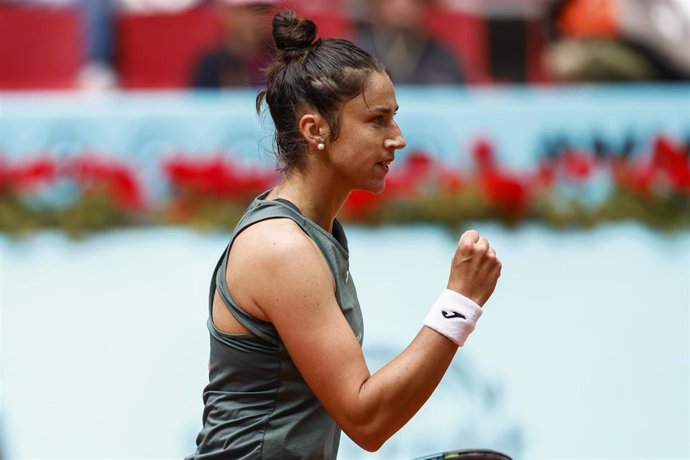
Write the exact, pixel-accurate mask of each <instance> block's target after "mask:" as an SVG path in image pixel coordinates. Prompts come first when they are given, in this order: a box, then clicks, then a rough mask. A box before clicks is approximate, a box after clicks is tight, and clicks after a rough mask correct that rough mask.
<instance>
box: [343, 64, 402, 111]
mask: <svg viewBox="0 0 690 460" xmlns="http://www.w3.org/2000/svg"><path fill="white" fill-rule="evenodd" d="M397 106H398V102H397V100H396V98H395V88H394V87H393V83H392V82H391V79H390V78H389V77H388V75H386V74H385V73H380V72H372V74H371V75H370V76H369V78H367V81H366V83H365V84H364V88H363V90H362V93H361V94H360V95H359V96H357V97H355V98H354V99H351V100H350V101H348V102H347V103H346V104H345V107H344V110H343V111H344V112H366V113H369V112H371V111H372V110H375V109H389V110H391V111H395V110H396V108H397Z"/></svg>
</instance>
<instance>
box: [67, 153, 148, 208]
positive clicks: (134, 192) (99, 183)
mask: <svg viewBox="0 0 690 460" xmlns="http://www.w3.org/2000/svg"><path fill="white" fill-rule="evenodd" d="M67 174H68V176H70V177H71V178H72V179H73V180H74V181H75V182H77V184H78V185H79V186H80V187H81V188H82V190H83V191H84V193H86V194H87V195H89V194H98V193H103V194H105V195H106V196H109V197H110V198H112V199H113V201H114V202H115V204H116V205H117V207H118V208H120V209H121V210H124V211H133V210H138V209H140V208H141V207H142V206H143V203H144V200H143V193H142V189H141V186H140V185H139V182H138V181H137V179H136V176H135V174H134V172H133V171H132V169H131V168H130V167H129V165H126V164H124V163H121V162H119V161H116V160H113V159H105V158H99V157H97V156H95V155H93V154H89V153H87V154H83V155H80V156H77V157H74V158H72V159H70V160H69V162H68V163H67Z"/></svg>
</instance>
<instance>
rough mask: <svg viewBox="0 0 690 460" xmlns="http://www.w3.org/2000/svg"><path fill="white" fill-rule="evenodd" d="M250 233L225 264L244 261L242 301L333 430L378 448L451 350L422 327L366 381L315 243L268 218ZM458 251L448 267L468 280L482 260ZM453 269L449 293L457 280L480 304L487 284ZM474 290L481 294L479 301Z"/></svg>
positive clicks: (419, 399) (422, 396)
mask: <svg viewBox="0 0 690 460" xmlns="http://www.w3.org/2000/svg"><path fill="white" fill-rule="evenodd" d="M254 227H256V228H254ZM254 227H253V228H254V230H253V231H251V232H245V233H246V235H245V234H242V235H240V236H239V237H238V239H237V240H236V243H235V247H233V253H234V254H233V258H234V259H235V260H236V261H237V262H239V263H242V262H243V259H244V261H246V262H247V263H246V264H243V266H244V267H246V268H247V270H246V271H245V273H244V276H247V277H248V279H251V280H252V288H251V293H250V295H251V302H250V303H251V304H252V305H254V306H255V307H256V308H258V309H259V310H260V312H259V316H264V315H265V317H266V318H268V319H269V320H270V321H271V322H272V323H273V324H274V326H275V327H276V329H277V330H278V332H279V334H280V336H281V338H282V340H283V342H284V343H285V346H286V347H287V349H288V352H289V353H290V356H291V357H292V359H293V361H294V362H295V364H296V365H297V367H298V369H299V370H300V372H301V374H302V376H303V377H304V379H305V381H306V382H307V384H308V385H309V387H310V388H311V389H312V391H314V393H315V394H316V396H317V397H318V399H319V400H320V401H321V403H322V404H323V405H324V407H325V408H326V410H327V411H328V412H329V413H330V414H331V416H332V417H333V418H334V419H335V421H336V422H337V423H338V425H340V427H341V428H342V429H343V430H344V431H345V432H346V433H347V434H348V436H350V438H352V439H353V440H354V441H355V442H356V443H357V444H359V445H360V446H361V447H363V448H364V449H367V450H376V449H378V448H379V447H380V446H381V445H382V444H383V443H384V442H385V441H386V440H387V439H388V438H389V437H390V436H392V435H393V434H394V433H395V432H396V431H397V430H399V429H400V428H401V427H402V426H403V425H404V424H405V423H407V421H409V420H410V418H412V416H413V415H414V414H415V413H416V412H417V411H418V410H419V409H420V408H421V406H422V405H423V404H424V402H425V401H426V400H427V399H428V398H429V396H430V395H431V393H432V392H433V390H434V389H435V388H436V386H437V385H438V383H439V382H440V380H441V378H442V377H443V374H444V373H445V371H446V370H447V368H448V366H449V365H450V362H451V360H452V359H453V356H454V355H455V352H456V351H457V346H456V345H455V344H454V343H453V342H451V341H450V340H449V339H447V338H446V337H444V336H442V335H440V334H439V333H437V332H435V331H433V330H431V329H429V328H426V327H422V328H421V330H420V331H419V333H418V334H417V336H416V337H415V338H414V340H413V341H412V343H410V345H409V346H408V347H407V348H406V349H405V350H404V351H403V352H402V353H401V354H400V355H398V356H397V357H396V358H395V359H393V360H392V361H391V362H389V363H388V364H387V365H385V366H384V367H383V368H382V369H381V370H379V371H378V372H376V373H375V374H373V375H371V374H370V372H369V369H368V368H367V365H366V362H365V360H364V356H363V354H362V350H361V348H360V346H359V343H358V342H357V339H356V338H355V336H354V333H353V332H352V329H351V328H350V326H349V324H348V323H347V321H346V320H345V317H344V316H343V314H342V312H341V311H340V308H339V306H338V304H337V301H336V299H335V295H334V280H333V277H332V275H331V273H330V270H329V268H328V265H327V264H326V261H325V260H324V258H323V256H322V254H321V253H320V251H319V249H318V248H317V247H316V245H315V243H314V242H313V241H312V240H310V239H309V238H308V237H307V236H306V235H305V234H304V233H303V232H302V231H301V230H300V229H299V227H297V225H296V224H294V223H293V222H291V221H287V220H274V221H269V222H266V223H261V224H257V225H255V226H254ZM472 236H473V238H471V239H474V235H472ZM463 238H464V236H463ZM474 240H475V241H474V242H473V244H474V245H476V243H477V242H479V241H482V240H480V239H479V238H478V235H477V238H476V239H474ZM483 241H485V240H483ZM259 242H261V244H259ZM462 247H463V246H462V244H461V245H460V246H459V249H458V251H457V252H456V257H455V258H454V263H453V265H454V266H460V267H461V268H462V269H465V268H466V269H467V270H466V271H467V272H468V273H470V274H472V276H475V277H476V276H479V275H480V274H481V276H485V275H486V274H485V273H484V271H482V270H478V268H479V269H481V268H482V267H483V266H484V265H487V264H486V262H485V263H484V264H480V263H479V262H477V261H478V260H479V259H473V257H472V254H471V253H472V251H474V249H472V248H473V246H472V248H470V246H467V247H465V249H466V251H465V252H464V253H463V254H464V255H463V257H464V258H463V257H460V258H459V254H460V252H461V251H460V248H462ZM468 248H469V249H468ZM470 249H471V250H470ZM480 249H481V247H480ZM484 252H485V254H484V255H483V256H482V257H486V258H487V260H490V259H491V258H492V257H491V254H488V252H489V251H488V244H487V245H486V249H484ZM456 259H457V261H456ZM461 259H462V260H461ZM493 260H494V261H496V260H495V254H494V255H493ZM250 261H251V263H250ZM473 261H474V262H475V265H472V262H473ZM456 262H457V263H456ZM496 263H497V261H496ZM498 266H499V269H500V264H499V265H498ZM458 271H459V269H458V268H457V267H455V268H452V269H451V279H450V281H449V288H453V287H456V284H457V283H458V282H459V283H461V284H465V285H468V286H469V287H470V288H472V289H469V291H471V292H470V293H472V294H473V295H475V297H473V299H474V300H475V301H477V302H478V303H480V302H479V300H481V303H480V304H483V303H484V301H485V300H486V298H488V295H490V294H491V291H493V286H494V285H495V279H494V280H493V284H492V285H491V286H490V289H489V288H486V289H483V290H482V289H478V288H476V287H475V286H474V285H475V284H477V283H476V282H475V281H474V279H473V278H472V277H471V276H469V278H471V279H469V284H468V280H467V279H466V278H468V275H467V274H465V275H463V274H462V273H461V274H457V273H455V272H458ZM454 273H455V275H457V276H454V275H453V274H454ZM463 276H464V277H463ZM495 278H497V275H496V276H495ZM483 283H484V284H487V283H486V280H484V281H483ZM489 284H491V282H490V283H489ZM475 291H477V292H481V293H482V295H485V294H486V292H488V295H486V298H480V297H477V295H476V292H475ZM466 295H467V294H466Z"/></svg>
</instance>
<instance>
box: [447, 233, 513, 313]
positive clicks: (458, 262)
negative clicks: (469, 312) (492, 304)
mask: <svg viewBox="0 0 690 460" xmlns="http://www.w3.org/2000/svg"><path fill="white" fill-rule="evenodd" d="M500 275H501V262H500V261H499V260H498V258H497V257H496V251H494V250H493V248H492V247H491V246H489V242H488V241H487V240H486V238H483V237H482V236H481V235H479V233H477V232H476V231H475V230H468V231H466V232H465V233H463V234H462V236H461V237H460V241H459V242H458V247H457V248H456V249H455V254H454V255H453V261H452V263H451V266H450V277H449V278H448V289H452V290H453V291H455V292H459V293H460V294H462V295H464V296H465V297H469V298H470V299H472V300H473V301H475V302H476V303H477V304H478V305H479V306H483V305H484V303H486V301H487V300H488V299H489V297H491V294H492V293H493V292H494V289H495V288H496V282H497V281H498V277H499V276H500Z"/></svg>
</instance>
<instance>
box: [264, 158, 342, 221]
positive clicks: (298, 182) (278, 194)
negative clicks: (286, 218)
mask: <svg viewBox="0 0 690 460" xmlns="http://www.w3.org/2000/svg"><path fill="white" fill-rule="evenodd" d="M335 183H336V181H332V180H324V178H323V175H318V174H306V173H302V172H299V171H291V172H289V173H288V174H287V176H286V177H285V178H284V179H283V180H282V181H281V182H280V184H278V185H277V186H276V187H275V188H274V189H273V190H272V191H271V193H269V195H268V197H267V199H269V200H272V199H275V198H283V199H286V200H289V201H291V202H292V203H294V204H295V206H297V207H298V208H299V210H300V212H302V214H304V216H305V217H307V218H309V219H310V220H312V221H314V222H315V223H316V224H318V225H319V226H320V227H322V228H323V229H324V230H326V231H327V232H329V233H331V232H332V230H333V221H334V220H335V217H336V215H337V214H338V211H340V208H341V207H342V206H343V204H344V203H345V200H347V197H348V196H349V195H350V190H349V189H339V188H337V187H336V186H334V185H333V184H335Z"/></svg>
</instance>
